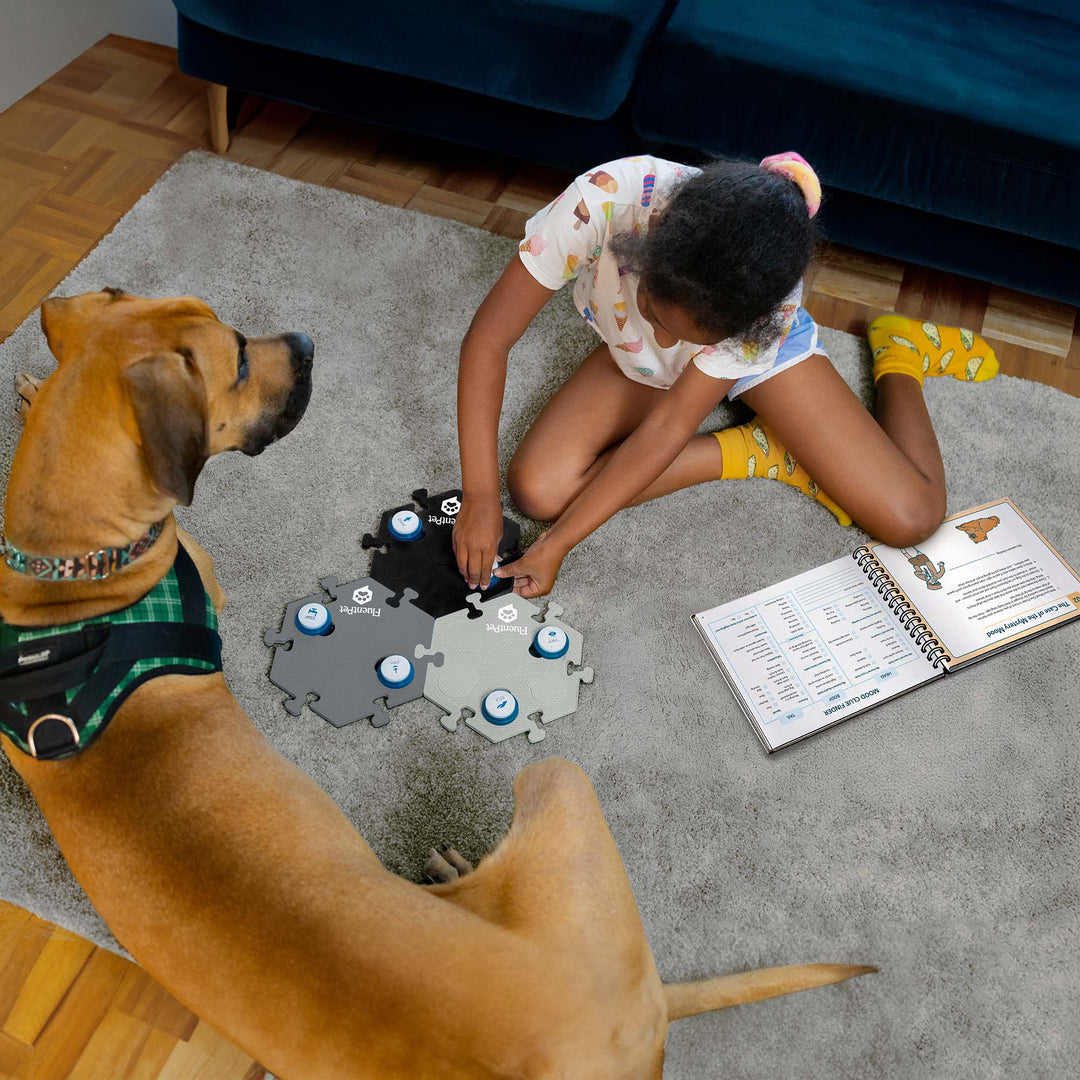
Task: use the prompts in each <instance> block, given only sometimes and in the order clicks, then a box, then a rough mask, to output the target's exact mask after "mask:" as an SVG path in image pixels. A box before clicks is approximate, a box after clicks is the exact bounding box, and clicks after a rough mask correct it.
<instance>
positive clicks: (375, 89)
mask: <svg viewBox="0 0 1080 1080" xmlns="http://www.w3.org/2000/svg"><path fill="white" fill-rule="evenodd" d="M174 2H175V4H176V7H177V9H178V18H179V56H180V67H181V69H182V70H183V71H185V72H187V73H188V74H190V75H194V76H197V77H199V78H202V79H205V80H207V81H208V82H211V83H216V84H220V85H224V86H228V87H230V88H235V89H239V90H247V91H253V92H256V93H259V94H262V95H265V96H269V97H273V98H279V99H283V100H287V101H292V102H295V103H297V104H300V105H305V106H308V107H312V108H316V109H320V110H325V111H328V112H334V113H339V114H343V115H347V116H352V117H356V118H359V119H362V120H367V121H372V122H376V123H380V124H386V125H388V126H391V127H397V128H401V129H405V130H408V131H412V132H416V133H420V134H424V135H430V136H434V137H438V138H441V139H446V140H450V141H453V142H459V143H463V144H466V145H469V146H475V147H480V148H483V149H485V150H494V151H498V152H500V153H504V154H509V155H512V156H516V157H520V158H523V159H525V160H530V161H536V162H540V163H544V164H548V165H552V166H555V167H558V168H564V169H567V170H571V171H583V170H584V169H586V168H588V167H590V166H592V165H595V164H597V163H598V162H600V161H603V160H606V159H608V158H612V157H618V156H620V155H623V154H629V153H634V152H637V151H639V150H640V149H641V148H643V147H646V148H650V149H656V150H659V151H661V152H662V153H665V154H667V155H668V156H672V157H676V158H681V159H682V160H687V161H695V160H700V159H701V158H702V157H703V156H705V155H709V154H726V155H734V156H739V157H745V158H760V157H762V156H764V155H766V154H769V153H774V152H776V151H778V150H787V149H797V150H798V151H799V152H800V153H802V154H803V155H804V156H805V157H806V158H807V159H808V160H809V161H811V162H812V163H813V164H814V166H815V168H816V169H817V170H818V172H819V174H820V175H821V176H822V178H823V180H824V183H825V187H826V201H825V206H824V208H823V211H822V215H823V224H824V226H825V232H826V235H827V236H828V237H829V238H830V239H832V240H835V241H837V242H839V243H843V244H848V245H851V246H853V247H857V248H860V249H863V250H866V251H874V252H879V253H881V254H885V255H890V256H893V257H896V258H900V259H904V260H907V261H910V262H916V263H922V264H925V265H929V266H933V267H938V268H941V269H945V270H951V271H955V272H958V273H963V274H967V275H970V276H972V277H976V278H982V279H985V280H990V281H994V282H998V283H1000V284H1004V285H1009V286H1011V287H1013V288H1017V289H1021V290H1024V291H1027V292H1033V293H1036V294H1040V295H1043V296H1049V297H1054V298H1057V299H1061V300H1064V301H1067V302H1070V303H1080V109H1078V107H1077V106H1078V104H1080V2H1078V0H950V2H948V3H942V2H941V0H905V2H904V3H886V2H884V0H742V2H738V0H678V2H674V0H543V2H533V0H501V2H499V3H495V2H492V0H472V2H470V3H464V2H462V0H394V2H392V3H381V4H372V3H363V2H352V3H341V2H339V3H336V4H333V3H325V2H324V3H314V4H307V5H305V4H300V3H298V2H296V0H262V2H260V3H254V2H252V0H174Z"/></svg>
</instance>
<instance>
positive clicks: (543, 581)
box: [495, 532, 566, 600]
mask: <svg viewBox="0 0 1080 1080" xmlns="http://www.w3.org/2000/svg"><path fill="white" fill-rule="evenodd" d="M547 536H548V533H546V532H544V533H541V534H540V538H539V539H538V540H537V541H536V543H535V544H533V546H532V547H531V548H529V550H528V551H526V552H525V554H524V555H522V556H521V558H520V559H518V560H517V562H512V563H507V564H506V565H505V566H500V567H499V568H498V569H497V570H496V571H495V576H496V577H500V578H508V577H512V578H513V579H514V592H516V593H517V594H518V596H523V597H524V598H525V599H526V600H531V599H532V598H533V597H535V596H546V595H547V594H548V593H549V592H551V587H552V586H553V585H554V584H555V578H556V577H557V576H558V574H559V567H560V566H562V561H563V559H565V558H566V549H565V548H562V547H560V546H559V545H558V544H557V543H556V542H554V541H552V540H549V539H547Z"/></svg>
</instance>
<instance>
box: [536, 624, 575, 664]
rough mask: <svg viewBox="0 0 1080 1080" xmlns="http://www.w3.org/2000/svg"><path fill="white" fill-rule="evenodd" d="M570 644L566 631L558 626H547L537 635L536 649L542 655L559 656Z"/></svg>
mask: <svg viewBox="0 0 1080 1080" xmlns="http://www.w3.org/2000/svg"><path fill="white" fill-rule="evenodd" d="M569 644H570V641H569V639H568V638H567V636H566V631H565V630H561V629H560V628H559V627H557V626H545V627H544V629H543V630H541V631H540V632H539V633H538V634H537V635H536V651H537V652H538V653H540V655H541V656H548V657H558V656H561V655H562V654H563V653H564V652H566V649H567V646H568V645H569Z"/></svg>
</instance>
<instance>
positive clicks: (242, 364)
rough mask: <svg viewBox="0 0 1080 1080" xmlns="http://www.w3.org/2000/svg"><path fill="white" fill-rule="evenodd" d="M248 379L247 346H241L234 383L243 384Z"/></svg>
mask: <svg viewBox="0 0 1080 1080" xmlns="http://www.w3.org/2000/svg"><path fill="white" fill-rule="evenodd" d="M247 377H248V354H247V346H246V345H241V346H240V352H239V354H238V355H237V362H236V381H237V382H243V381H244V380H245V379H246V378H247Z"/></svg>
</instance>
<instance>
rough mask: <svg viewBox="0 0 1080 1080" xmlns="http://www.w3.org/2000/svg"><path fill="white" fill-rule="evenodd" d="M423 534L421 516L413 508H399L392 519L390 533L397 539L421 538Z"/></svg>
mask: <svg viewBox="0 0 1080 1080" xmlns="http://www.w3.org/2000/svg"><path fill="white" fill-rule="evenodd" d="M423 534H424V529H423V526H422V524H421V522H420V517H419V515H418V514H415V513H413V511H412V510H399V511H398V512H397V513H396V514H395V515H394V516H393V517H392V518H391V519H390V535H391V536H392V537H394V539H395V540H419V539H420V537H421V536H423Z"/></svg>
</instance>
